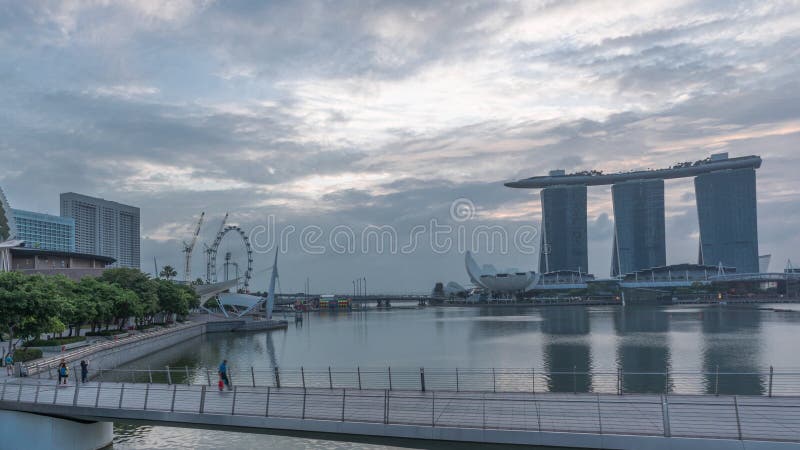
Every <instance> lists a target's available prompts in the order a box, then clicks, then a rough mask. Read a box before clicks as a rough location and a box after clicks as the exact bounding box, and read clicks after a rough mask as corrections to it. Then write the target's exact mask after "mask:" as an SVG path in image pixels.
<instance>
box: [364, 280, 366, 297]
mask: <svg viewBox="0 0 800 450" xmlns="http://www.w3.org/2000/svg"><path fill="white" fill-rule="evenodd" d="M366 296H367V277H364V297H366Z"/></svg>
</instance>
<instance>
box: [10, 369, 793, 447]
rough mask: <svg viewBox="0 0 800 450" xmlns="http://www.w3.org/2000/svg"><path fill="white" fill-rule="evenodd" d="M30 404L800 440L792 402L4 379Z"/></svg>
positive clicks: (98, 413)
mask: <svg viewBox="0 0 800 450" xmlns="http://www.w3.org/2000/svg"><path fill="white" fill-rule="evenodd" d="M332 375H333V373H331V376H332ZM398 375H399V374H398ZM426 382H427V381H426ZM24 404H39V405H55V406H53V409H52V410H53V411H55V412H57V413H59V414H65V411H72V412H73V413H74V414H75V415H76V416H91V417H95V418H98V417H99V418H108V419H109V420H113V419H114V417H115V413H114V411H115V410H122V409H124V410H128V411H131V410H133V411H161V412H174V413H191V414H215V415H229V416H257V417H264V418H289V419H301V420H302V419H308V420H325V421H339V422H362V423H378V424H392V425H394V424H398V425H400V424H402V425H415V426H424V427H457V428H473V429H475V428H483V429H492V430H519V431H549V432H573V433H593V434H624V435H642V436H664V437H692V438H710V439H737V440H762V441H785V442H797V441H800V404H798V403H797V402H796V401H794V399H786V398H766V397H752V396H746V397H738V396H732V397H731V396H718V397H712V396H666V395H624V396H618V395H609V394H533V393H522V392H518V393H494V392H484V393H477V392H455V391H448V392H439V391H431V390H426V391H424V392H423V391H421V390H414V391H406V390H389V389H382V390H379V389H361V390H359V389H343V388H333V389H331V388H327V389H325V388H305V389H303V388H288V387H280V388H278V387H273V386H256V387H253V386H252V385H250V386H247V385H243V384H240V385H234V386H233V389H232V390H230V391H223V392H220V391H219V390H218V389H217V388H216V387H211V388H209V386H208V385H206V384H202V385H192V384H189V385H187V384H171V385H168V384H157V383H153V384H150V383H144V384H142V383H120V382H106V381H104V382H91V383H88V384H80V383H78V384H77V385H76V384H69V385H61V386H56V384H55V383H52V382H50V381H47V382H45V381H41V380H14V379H11V380H9V379H7V380H5V381H4V383H3V384H2V392H0V405H2V406H3V407H4V408H6V409H14V408H17V409H19V410H25V408H24ZM9 405H11V406H9ZM14 405H17V406H14ZM58 407H65V408H68V409H64V408H62V409H57V408H58ZM78 408H81V409H78ZM86 408H95V409H93V410H92V409H86ZM66 413H68V412H66ZM127 417H130V416H129V415H128V416H127ZM148 417H152V416H150V415H148V414H142V418H143V419H147V418H148ZM169 420H187V419H186V418H185V416H184V418H183V419H180V418H179V417H170V418H169ZM227 423H229V424H234V425H235V422H230V421H229V422H227Z"/></svg>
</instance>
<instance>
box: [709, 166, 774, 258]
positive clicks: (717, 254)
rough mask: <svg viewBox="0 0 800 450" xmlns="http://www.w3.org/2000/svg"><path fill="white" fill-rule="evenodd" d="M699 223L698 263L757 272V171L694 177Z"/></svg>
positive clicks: (738, 171)
mask: <svg viewBox="0 0 800 450" xmlns="http://www.w3.org/2000/svg"><path fill="white" fill-rule="evenodd" d="M694 187H695V195H696V197H697V216H698V220H699V222H700V261H699V262H700V264H707V265H713V266H716V265H718V264H719V263H722V264H723V265H724V266H733V267H735V268H736V271H737V273H757V272H758V271H759V264H758V262H759V261H758V215H757V207H756V171H755V169H752V168H745V169H735V170H722V171H717V172H711V173H707V174H703V175H698V176H697V177H696V178H695V179H694Z"/></svg>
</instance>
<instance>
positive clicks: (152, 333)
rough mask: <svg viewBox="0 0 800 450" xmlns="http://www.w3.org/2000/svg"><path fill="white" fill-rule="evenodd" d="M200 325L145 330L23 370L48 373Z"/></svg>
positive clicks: (45, 359)
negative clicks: (107, 351)
mask: <svg viewBox="0 0 800 450" xmlns="http://www.w3.org/2000/svg"><path fill="white" fill-rule="evenodd" d="M200 325H202V324H201V323H194V322H187V323H182V324H176V325H172V326H170V327H164V328H159V329H156V330H146V331H140V332H137V333H136V334H132V335H130V336H126V337H124V338H119V339H113V338H112V339H111V340H108V341H106V342H99V343H95V344H91V345H88V346H86V347H81V348H79V349H76V350H70V351H66V352H63V353H59V354H57V355H54V356H48V357H45V358H40V359H37V360H34V361H32V362H30V363H27V364H24V366H25V370H26V371H27V373H28V374H29V375H36V374H39V373H41V372H44V371H49V370H52V369H55V368H56V367H58V366H59V364H61V361H62V360H63V361H65V362H67V363H68V364H69V363H72V362H74V361H78V360H80V359H83V358H89V357H90V356H92V355H94V354H95V353H97V352H98V351H102V350H107V349H111V348H114V347H119V346H121V345H125V344H130V343H133V342H139V341H143V340H147V339H151V338H154V337H157V336H162V335H165V334H170V333H174V332H176V331H180V330H184V329H186V328H191V327H195V326H200Z"/></svg>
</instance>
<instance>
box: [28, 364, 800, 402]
mask: <svg viewBox="0 0 800 450" xmlns="http://www.w3.org/2000/svg"><path fill="white" fill-rule="evenodd" d="M71 367H72V374H73V376H76V377H77V376H79V375H80V366H78V365H73V366H71ZM57 376H58V372H57V369H56V368H51V369H49V370H48V371H43V372H40V373H38V374H37V375H36V377H37V378H39V379H41V378H49V379H55V378H57ZM88 378H89V379H92V380H97V381H119V382H131V383H164V384H190V385H206V386H212V385H216V384H217V382H218V380H219V375H218V372H217V369H211V368H197V367H188V366H182V367H165V368H148V369H108V370H105V369H104V370H90V372H89V376H88ZM228 378H229V381H230V383H231V385H234V386H250V387H259V386H261V387H267V386H269V387H275V388H284V387H286V388H289V387H293V388H315V389H317V388H320V389H351V390H352V389H360V390H365V389H379V390H383V389H386V390H389V391H395V390H403V391H420V392H426V391H441V392H511V393H513V392H526V393H537V392H562V393H563V392H571V393H597V394H618V395H621V394H646V393H653V394H711V395H758V396H767V397H773V396H800V371H788V370H787V371H778V370H774V369H773V368H771V367H770V368H769V369H768V370H765V371H754V372H722V371H719V370H714V371H706V372H696V371H672V372H666V373H664V372H623V371H592V372H582V371H576V370H573V371H545V370H536V369H509V368H503V369H500V368H495V369H458V368H455V369H440V368H418V369H408V368H394V367H386V368H361V367H356V368H354V369H342V368H333V367H328V368H324V369H307V368H304V367H300V368H280V367H275V368H272V369H257V368H254V367H229V368H228Z"/></svg>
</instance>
